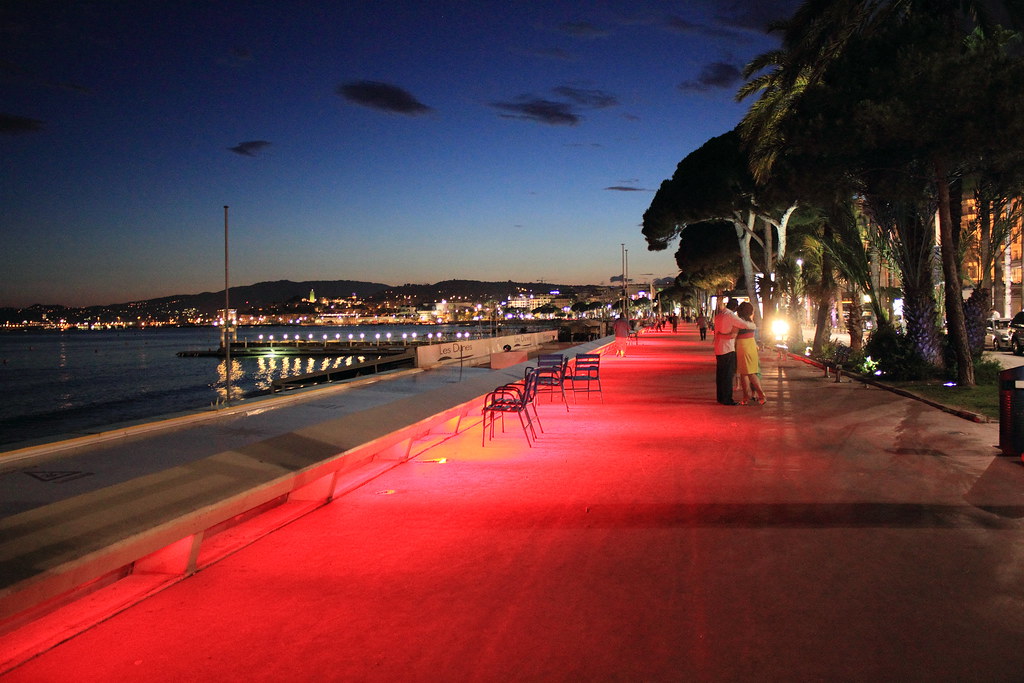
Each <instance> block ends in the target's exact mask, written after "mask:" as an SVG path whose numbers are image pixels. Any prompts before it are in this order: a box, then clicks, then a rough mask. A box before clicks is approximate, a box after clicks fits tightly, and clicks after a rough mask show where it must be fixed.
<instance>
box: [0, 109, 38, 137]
mask: <svg viewBox="0 0 1024 683" xmlns="http://www.w3.org/2000/svg"><path fill="white" fill-rule="evenodd" d="M42 129H43V122H42V121H38V120H36V119H30V118H28V117H27V116H14V115H13V114H0V133H2V134H6V135H18V134H20V133H38V132H39V131H41V130H42Z"/></svg>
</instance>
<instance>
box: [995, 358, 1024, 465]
mask: <svg viewBox="0 0 1024 683" xmlns="http://www.w3.org/2000/svg"><path fill="white" fill-rule="evenodd" d="M999 448H1000V450H1002V451H1003V454H1004V455H1012V456H1014V457H1016V456H1020V455H1024V366H1021V367H1016V368H1009V369H1006V370H1003V371H1001V372H1000V373H999Z"/></svg>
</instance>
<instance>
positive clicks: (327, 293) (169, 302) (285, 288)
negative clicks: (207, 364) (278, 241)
mask: <svg viewBox="0 0 1024 683" xmlns="http://www.w3.org/2000/svg"><path fill="white" fill-rule="evenodd" d="M387 288H388V285H385V284H382V283H380V282H360V281H358V280H306V281H304V282H292V281H291V280H277V281H275V282H257V283H256V284H254V285H242V286H239V287H232V288H231V292H230V298H231V307H232V308H236V307H237V308H242V307H258V306H269V305H270V304H276V303H282V302H285V301H289V300H291V299H294V298H295V297H303V298H304V297H308V296H309V293H310V291H312V292H313V293H314V294H315V295H316V296H317V298H320V297H328V298H330V299H340V298H342V297H347V296H352V295H353V294H355V295H356V296H357V297H360V298H370V297H373V296H374V295H376V294H377V293H379V292H381V291H383V290H385V289H387ZM135 303H144V304H146V305H147V306H148V307H156V308H171V307H173V308H176V309H183V308H196V309H198V310H200V311H202V312H203V313H214V312H216V311H218V310H220V309H222V308H224V290H223V289H222V290H220V291H219V292H203V293H201V294H177V295H175V296H165V297H160V298H159V299H149V300H147V301H145V302H135ZM121 306H128V304H120V305H119V306H105V308H119V307H121Z"/></svg>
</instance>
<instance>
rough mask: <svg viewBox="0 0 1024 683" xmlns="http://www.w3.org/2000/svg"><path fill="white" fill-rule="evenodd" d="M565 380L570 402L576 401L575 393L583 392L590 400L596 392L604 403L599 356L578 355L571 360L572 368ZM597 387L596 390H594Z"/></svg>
mask: <svg viewBox="0 0 1024 683" xmlns="http://www.w3.org/2000/svg"><path fill="white" fill-rule="evenodd" d="M566 379H568V380H569V389H570V390H571V391H572V400H573V401H574V402H575V401H576V392H583V393H585V394H586V395H587V400H590V394H591V393H593V392H597V393H598V394H600V395H601V403H604V391H603V389H602V387H601V355H600V354H598V353H578V354H576V358H575V359H574V360H573V363H572V368H571V369H570V370H569V373H568V375H567V376H566ZM594 385H597V388H596V389H595V388H594Z"/></svg>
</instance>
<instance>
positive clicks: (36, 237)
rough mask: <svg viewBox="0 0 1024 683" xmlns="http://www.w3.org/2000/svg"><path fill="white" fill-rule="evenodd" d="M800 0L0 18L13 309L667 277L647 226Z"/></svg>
mask: <svg viewBox="0 0 1024 683" xmlns="http://www.w3.org/2000/svg"><path fill="white" fill-rule="evenodd" d="M796 4H797V3H796V2H795V0H779V1H778V2H759V1H758V0H743V1H739V2H737V1H722V2H715V1H712V0H690V1H688V2H655V1H644V0H628V1H624V2H612V1H609V2H592V3H588V2H579V1H577V2H567V1H560V0H547V1H544V2H540V1H538V2H526V1H515V0H506V1H505V2H490V1H477V0H461V1H456V0H396V1H393V2H389V1H386V0H375V1H369V0H344V1H343V2H337V3H335V2H312V1H310V2H297V1H288V0H278V1H274V2H263V1H252V2H231V1H219V2H213V1H207V2H190V1H187V0H184V1H183V0H178V1H175V2H153V1H147V0H134V1H120V0H97V1H96V2H85V1H76V2H71V1H69V0H58V1H51V0H6V2H4V3H2V4H0V22H2V23H0V31H2V33H0V92H2V94H3V96H2V98H0V205H2V211H0V233H2V234H0V236H2V239H3V245H4V246H3V249H2V250H0V305H13V306H26V305H29V304H32V303H40V302H42V303H63V304H67V305H87V304H107V303H115V302H123V301H129V300H133V299H143V298H151V297H156V296H164V295H169V294H177V293H196V292H201V291H208V290H216V289H220V288H221V287H223V256H224V252H223V213H224V212H223V206H224V205H230V207H231V208H230V226H231V271H232V276H231V281H232V284H238V285H241V284H250V283H253V282H258V281H261V280H275V279H291V280H305V279H354V280H370V281H378V282H385V283H388V284H402V283H406V282H435V281H438V280H443V279H448V278H466V279H479V280H520V281H536V280H544V281H551V282H561V283H570V284H572V283H576V284H584V283H594V284H599V283H606V282H608V279H609V277H610V276H612V275H616V274H618V273H619V271H620V262H621V258H620V244H622V243H625V244H626V247H627V248H628V249H629V261H630V275H631V276H636V277H646V276H645V274H647V273H651V274H653V275H655V276H657V277H663V276H672V275H674V274H675V272H676V269H675V265H674V262H673V258H672V254H671V252H657V253H651V252H648V251H647V250H646V248H645V246H644V241H643V238H642V236H641V234H640V228H639V223H640V221H641V219H642V215H643V212H644V210H645V209H646V208H647V206H648V205H649V203H650V200H651V198H652V196H653V191H654V190H656V189H657V187H658V185H659V184H660V183H661V181H662V180H663V179H664V178H667V177H669V176H671V174H672V172H673V171H674V170H675V166H676V164H677V163H678V162H679V160H680V159H682V158H683V157H684V156H685V155H686V154H688V153H689V152H690V151H692V150H694V149H695V148H697V147H699V146H700V145H701V144H703V142H705V141H706V140H707V139H708V138H710V137H712V136H714V135H719V134H721V133H723V132H725V131H727V130H729V129H730V128H732V127H733V126H734V125H735V124H736V123H737V122H738V121H739V119H740V117H741V116H742V115H743V112H744V111H745V110H746V108H747V106H748V105H749V102H743V103H736V102H735V101H734V98H733V96H734V93H735V91H736V88H737V86H738V85H739V70H740V69H741V68H742V66H743V65H744V64H745V63H746V62H747V61H748V60H749V59H750V58H751V57H753V56H754V55H756V54H759V53H761V52H764V51H765V50H767V49H770V48H772V47H775V45H776V43H775V41H774V40H773V39H772V38H770V37H768V36H766V35H765V33H764V30H763V29H764V26H765V24H766V21H767V20H769V19H778V18H784V17H785V16H786V15H788V14H789V13H790V12H791V11H792V10H793V9H794V7H795V6H796Z"/></svg>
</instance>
